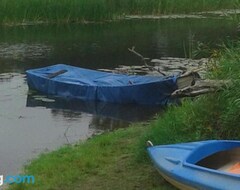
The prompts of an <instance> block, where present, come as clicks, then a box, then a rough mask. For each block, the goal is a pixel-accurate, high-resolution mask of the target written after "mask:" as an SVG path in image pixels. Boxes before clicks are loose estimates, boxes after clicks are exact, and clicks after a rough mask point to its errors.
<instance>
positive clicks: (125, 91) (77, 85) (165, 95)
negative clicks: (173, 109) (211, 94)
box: [26, 64, 177, 105]
mask: <svg viewBox="0 0 240 190" xmlns="http://www.w3.org/2000/svg"><path fill="white" fill-rule="evenodd" d="M26 73H27V82H28V85H29V87H30V88H33V89H36V90H39V91H41V92H43V93H46V94H49V95H55V96H61V97H67V98H78V99H81V100H91V101H103V102H114V103H135V104H157V105H159V104H166V103H167V102H168V100H169V97H170V94H171V93H172V92H173V91H174V90H176V89H177V84H176V77H154V76H136V75H122V74H113V73H107V72H101V71H94V70H89V69H82V68H78V67H73V66H69V65H64V64H59V65H53V66H49V67H44V68H40V69H32V70H28V71H27V72H26Z"/></svg>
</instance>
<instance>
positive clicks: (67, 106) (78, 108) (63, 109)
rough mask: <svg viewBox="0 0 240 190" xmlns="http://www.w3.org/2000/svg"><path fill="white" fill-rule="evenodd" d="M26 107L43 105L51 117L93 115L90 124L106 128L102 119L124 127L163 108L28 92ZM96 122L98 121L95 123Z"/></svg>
mask: <svg viewBox="0 0 240 190" xmlns="http://www.w3.org/2000/svg"><path fill="white" fill-rule="evenodd" d="M26 105H27V107H44V108H47V109H51V113H52V116H53V117H56V116H59V115H60V116H62V117H65V118H71V119H74V118H76V117H79V116H80V115H81V113H87V114H91V115H93V118H94V122H91V124H90V125H91V126H96V128H97V129H101V127H103V128H104V129H108V128H107V126H108V124H107V125H106V126H102V123H105V122H103V120H102V119H99V118H106V120H109V122H108V123H112V125H113V126H114V123H115V122H117V121H119V120H122V121H123V123H124V125H125V126H119V125H116V126H115V127H110V128H111V130H112V129H116V128H117V127H126V126H128V125H126V123H131V122H140V121H146V120H148V119H150V118H151V117H153V116H154V114H156V113H158V112H161V111H162V110H163V108H162V107H160V106H143V105H134V104H113V103H106V102H95V101H82V100H66V99H60V98H54V97H50V98H46V96H44V95H39V94H36V92H35V94H32V92H31V94H28V96H27V104H26ZM96 122H98V123H96Z"/></svg>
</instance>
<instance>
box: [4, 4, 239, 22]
mask: <svg viewBox="0 0 240 190" xmlns="http://www.w3.org/2000/svg"><path fill="white" fill-rule="evenodd" d="M238 5H239V0H229V1H226V0H197V1H192V0H181V1H179V0H119V1H116V0H71V1H68V0H34V1H33V0H21V1H14V0H2V1H0V23H2V24H4V23H5V24H6V23H7V24H14V23H25V22H54V23H56V22H58V23H61V22H65V23H69V22H83V21H102V20H111V19H115V18H119V17H121V16H123V15H126V14H140V15H141V14H154V15H159V14H172V13H189V12H195V11H209V10H219V9H232V8H237V7H238Z"/></svg>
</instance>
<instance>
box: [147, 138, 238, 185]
mask: <svg viewBox="0 0 240 190" xmlns="http://www.w3.org/2000/svg"><path fill="white" fill-rule="evenodd" d="M148 154H149V156H150V158H151V160H152V161H153V163H154V165H155V166H156V168H157V169H158V171H159V172H160V174H161V175H162V176H163V178H165V179H166V180H167V181H169V182H170V183H172V184H173V185H174V186H176V187H177V188H179V189H183V190H188V189H203V190H210V189H211V190H239V189H240V141H228V140H211V141H200V142H191V143H184V144H173V145H160V146H152V147H148Z"/></svg>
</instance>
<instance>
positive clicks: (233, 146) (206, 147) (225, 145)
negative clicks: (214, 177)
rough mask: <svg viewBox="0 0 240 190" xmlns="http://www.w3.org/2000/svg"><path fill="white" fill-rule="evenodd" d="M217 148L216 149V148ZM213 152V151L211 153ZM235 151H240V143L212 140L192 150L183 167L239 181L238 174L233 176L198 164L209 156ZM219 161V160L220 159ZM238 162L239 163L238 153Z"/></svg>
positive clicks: (224, 171)
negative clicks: (234, 178)
mask: <svg viewBox="0 0 240 190" xmlns="http://www.w3.org/2000/svg"><path fill="white" fill-rule="evenodd" d="M216 146H217V148H216ZM213 150H214V151H213ZM235 150H240V141H233V140H213V141H212V142H211V143H208V144H202V145H200V146H199V147H197V148H196V149H195V150H193V151H192V152H191V153H190V154H189V155H188V156H187V157H186V159H185V160H183V163H182V165H183V167H188V168H192V169H195V170H199V171H204V172H209V173H215V174H218V175H226V176H231V177H236V178H238V179H239V176H240V174H233V173H230V172H228V171H226V170H219V169H214V168H211V167H207V166H204V165H201V164H200V162H201V161H203V160H204V159H207V158H209V157H210V156H213V155H216V154H220V153H223V152H226V151H228V152H231V151H235ZM220 159H221V158H220ZM239 162H240V152H239Z"/></svg>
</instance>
